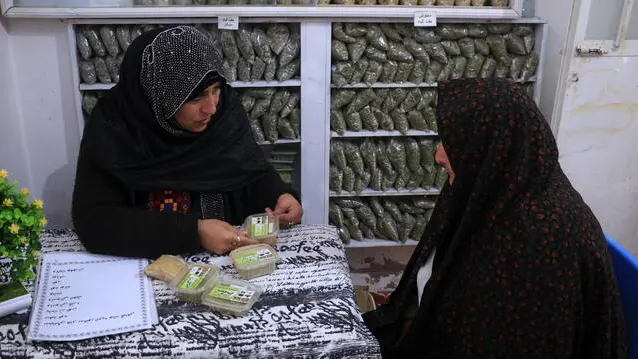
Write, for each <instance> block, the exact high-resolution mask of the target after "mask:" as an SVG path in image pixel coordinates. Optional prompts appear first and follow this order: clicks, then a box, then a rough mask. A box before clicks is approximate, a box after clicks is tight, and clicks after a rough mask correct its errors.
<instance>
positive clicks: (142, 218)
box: [72, 149, 201, 258]
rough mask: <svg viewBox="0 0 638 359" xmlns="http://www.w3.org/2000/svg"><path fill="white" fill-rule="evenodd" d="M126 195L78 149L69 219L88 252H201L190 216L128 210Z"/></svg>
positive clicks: (194, 221) (138, 254)
mask: <svg viewBox="0 0 638 359" xmlns="http://www.w3.org/2000/svg"><path fill="white" fill-rule="evenodd" d="M129 196H130V191H128V190H127V189H126V188H124V187H123V186H122V185H121V184H120V183H119V182H118V181H117V180H116V179H115V178H114V177H112V176H110V175H109V174H108V173H107V172H106V171H103V170H102V169H100V168H99V167H98V166H97V165H96V164H94V163H93V162H92V161H91V160H90V158H89V156H88V155H87V153H86V151H85V150H83V149H80V155H79V158H78V165H77V173H76V179H75V189H74V192H73V207H72V217H73V224H74V226H75V230H76V232H77V234H78V237H79V239H80V241H81V242H82V244H84V246H85V247H86V249H87V250H88V251H90V252H93V253H99V254H107V255H115V256H124V257H146V258H154V257H157V256H159V255H161V254H178V253H188V252H194V251H197V250H201V246H200V244H199V234H198V230H197V217H196V216H194V215H189V214H180V213H170V214H163V213H158V212H149V211H146V210H144V209H140V208H133V207H130V206H129V205H128V204H129Z"/></svg>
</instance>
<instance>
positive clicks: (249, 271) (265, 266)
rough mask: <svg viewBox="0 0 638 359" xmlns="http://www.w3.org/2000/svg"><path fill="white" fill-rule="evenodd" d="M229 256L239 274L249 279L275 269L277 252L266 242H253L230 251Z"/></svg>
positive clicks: (277, 258)
mask: <svg viewBox="0 0 638 359" xmlns="http://www.w3.org/2000/svg"><path fill="white" fill-rule="evenodd" d="M230 258H231V259H232V260H233V264H234V265H235V268H236V269H237V272H238V273H239V276H240V277H242V278H244V279H251V278H256V277H261V276H264V275H268V274H270V273H272V272H274V271H275V269H277V261H278V260H279V254H277V251H276V250H275V249H274V248H273V247H271V246H269V245H267V244H253V245H251V246H245V247H239V248H237V249H235V250H234V251H232V252H230Z"/></svg>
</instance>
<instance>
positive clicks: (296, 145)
mask: <svg viewBox="0 0 638 359" xmlns="http://www.w3.org/2000/svg"><path fill="white" fill-rule="evenodd" d="M188 23H189V24H192V23H191V22H188ZM90 24H92V22H84V21H78V22H74V23H72V24H69V39H70V47H71V49H70V50H71V53H72V56H71V58H72V61H73V66H74V68H76V69H78V70H77V71H74V75H75V77H74V81H75V84H76V85H77V88H78V90H79V91H77V97H76V99H77V102H76V104H77V114H78V125H79V128H80V132H79V133H80V134H82V132H83V129H84V124H85V122H86V120H88V114H87V113H86V111H85V109H84V108H83V97H84V96H85V94H87V93H91V92H94V91H95V92H98V93H99V92H101V91H108V90H110V89H111V88H113V87H114V86H115V85H116V83H115V82H104V83H100V82H99V80H100V79H99V76H95V77H96V83H82V81H81V79H82V77H81V76H78V72H79V64H80V61H81V60H82V58H81V55H80V53H79V52H80V51H79V49H78V48H77V42H76V41H77V37H76V34H77V32H78V31H82V30H83V29H84V26H85V25H90ZM145 24H150V23H145ZM157 24H158V25H164V24H167V22H164V21H159V22H158V23H157ZM102 25H103V26H109V27H111V28H113V29H115V26H117V25H120V23H118V22H112V23H104V24H102ZM140 25H141V24H140ZM292 27H296V28H298V27H299V24H298V23H292ZM129 29H130V28H127V31H129ZM295 31H298V30H295ZM97 35H98V37H99V39H100V40H101V41H102V42H103V43H106V41H104V39H103V38H102V34H101V33H100V32H98V34H97ZM117 40H118V43H117V44H118V47H119V51H120V55H121V54H122V53H124V50H123V47H122V44H121V43H120V42H119V39H117ZM91 47H93V46H92V45H91ZM93 50H94V51H93V53H92V55H91V58H90V59H89V61H93V60H94V59H96V58H97V57H98V55H97V54H96V53H95V52H96V51H95V49H93ZM107 50H108V49H107ZM220 51H221V48H220ZM273 55H274V54H273ZM106 56H109V52H108V51H106ZM274 56H277V55H274ZM297 56H298V57H297V58H299V57H300V54H298V55H297ZM100 57H101V56H100ZM102 58H106V57H102ZM112 58H114V57H112ZM118 58H120V59H121V56H118ZM109 70H110V69H109ZM95 72H96V73H97V70H96V71H95ZM109 72H110V71H109ZM111 75H112V73H111ZM111 79H112V80H113V77H112V76H111ZM230 85H231V86H232V87H233V88H236V89H239V92H240V95H241V93H242V91H250V89H266V88H272V89H277V91H280V90H283V89H289V90H293V89H294V91H295V92H299V91H300V87H301V79H299V78H298V77H295V78H292V79H290V80H284V81H264V80H261V81H250V82H246V81H232V82H230ZM98 96H99V95H98ZM297 107H300V106H299V104H298V105H297ZM251 121H252V119H251ZM255 122H256V123H258V125H257V126H259V127H262V125H261V117H260V118H258V119H256V120H255ZM261 131H262V132H263V129H262V130H261ZM262 135H263V134H262ZM301 142H302V141H301V139H300V138H295V139H288V138H277V139H276V140H275V141H268V140H264V141H260V140H258V144H259V145H261V146H262V149H263V151H264V153H265V154H266V156H267V157H271V156H272V155H273V154H274V153H275V152H276V151H280V150H284V151H292V152H293V153H295V152H296V153H298V152H299V149H300V146H301ZM294 158H295V159H294V160H293V161H292V167H293V169H292V171H289V170H287V169H277V171H282V172H286V173H289V175H290V178H291V181H292V183H293V186H294V187H295V188H297V189H298V190H300V189H301V179H300V178H301V171H300V168H299V166H298V165H297V163H298V162H300V160H301V158H300V156H297V155H295V156H294ZM276 162H277V161H273V163H276ZM285 175H286V177H288V174H285ZM282 176H284V174H282Z"/></svg>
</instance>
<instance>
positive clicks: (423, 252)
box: [365, 80, 627, 359]
mask: <svg viewBox="0 0 638 359" xmlns="http://www.w3.org/2000/svg"><path fill="white" fill-rule="evenodd" d="M438 96H439V100H438V107H437V111H438V124H439V129H440V135H441V138H442V146H440V147H439V148H438V150H437V153H436V159H437V161H438V162H439V163H440V164H442V165H444V166H445V167H446V169H447V171H448V173H449V175H450V176H449V183H447V184H446V185H445V187H444V188H443V191H442V192H441V196H440V198H439V201H438V203H437V206H436V209H435V210H434V213H433V216H432V218H431V221H430V223H429V224H428V227H427V229H426V232H425V234H424V235H423V237H422V238H421V241H420V243H419V245H418V246H417V248H416V250H415V252H414V254H413V255H412V258H411V259H410V261H409V263H408V265H407V267H406V268H405V271H404V272H403V276H402V278H401V281H400V283H399V286H398V288H397V289H396V290H395V291H394V292H393V294H392V295H391V297H390V300H389V302H388V304H386V305H383V306H381V307H379V309H377V310H376V311H373V312H370V313H367V314H366V315H365V320H366V323H367V324H368V326H369V327H370V329H371V330H372V331H373V333H374V334H375V336H377V338H378V339H379V342H380V343H381V346H382V350H383V352H384V357H388V358H414V357H416V358H427V359H435V358H457V359H461V358H517V359H522V358H535V359H537V358H596V359H608V358H610V359H611V358H614V359H615V358H624V357H626V355H627V346H626V338H625V331H624V326H623V318H622V315H621V311H620V308H619V297H618V291H617V288H616V282H615V277H614V272H613V269H612V263H611V260H610V256H609V253H608V252H607V247H606V242H605V237H604V235H603V232H602V230H601V228H600V225H599V223H598V221H597V220H596V218H595V217H594V215H593V214H592V212H591V210H590V209H589V207H588V206H587V205H586V204H585V203H584V202H583V200H582V198H581V196H580V195H579V194H578V192H577V191H576V190H575V189H574V188H573V187H572V185H571V184H570V182H569V180H568V179H567V177H566V176H565V174H564V173H563V171H562V170H561V168H560V165H559V163H558V150H557V147H556V143H555V140H554V138H553V135H552V133H551V131H550V129H549V126H548V125H547V123H546V121H545V119H544V118H543V115H542V114H541V113H540V112H539V110H538V108H537V107H536V105H535V104H534V102H533V101H532V100H531V99H530V98H529V97H528V96H526V95H525V94H524V93H523V92H522V91H521V90H520V89H519V88H518V86H517V85H515V84H514V83H512V82H510V81H506V80H489V81H488V80H455V81H450V82H445V83H442V84H440V85H439V92H438ZM448 156H449V157H448Z"/></svg>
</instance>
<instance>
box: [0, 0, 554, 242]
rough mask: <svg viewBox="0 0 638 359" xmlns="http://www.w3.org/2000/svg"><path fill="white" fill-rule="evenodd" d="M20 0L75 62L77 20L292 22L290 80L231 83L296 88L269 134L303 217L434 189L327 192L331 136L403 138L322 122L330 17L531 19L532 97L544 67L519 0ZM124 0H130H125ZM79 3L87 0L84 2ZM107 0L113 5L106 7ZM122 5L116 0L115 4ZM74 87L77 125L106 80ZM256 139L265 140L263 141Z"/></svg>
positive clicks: (19, 12)
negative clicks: (400, 2)
mask: <svg viewBox="0 0 638 359" xmlns="http://www.w3.org/2000/svg"><path fill="white" fill-rule="evenodd" d="M25 2H28V0H22V1H16V0H0V5H1V9H2V13H3V15H4V16H6V17H13V18H55V19H62V20H63V21H65V22H67V24H68V37H69V40H70V41H69V43H70V51H71V52H72V54H73V56H72V57H71V58H72V59H73V60H72V61H74V63H73V64H72V65H73V66H74V67H75V68H77V56H76V54H77V49H76V44H75V27H76V26H78V25H87V24H94V25H102V24H180V23H181V24H215V23H216V22H217V21H218V17H220V16H239V22H240V24H241V23H250V24H268V23H288V24H298V26H299V32H300V38H301V50H300V52H301V54H300V62H301V65H300V67H301V70H300V76H299V78H298V79H292V80H287V81H283V82H276V81H257V82H238V81H237V82H233V83H232V86H234V87H236V88H251V87H252V88H264V87H289V88H298V89H299V91H300V107H301V133H300V139H298V140H284V139H281V140H279V141H277V143H276V144H275V146H267V147H276V146H279V145H281V146H298V147H299V150H300V155H299V157H300V159H301V160H300V161H299V163H298V168H297V170H298V171H297V173H298V178H297V181H298V184H299V185H300V187H301V194H302V200H303V204H304V210H305V213H304V222H305V223H322V224H326V223H328V222H329V219H328V205H329V201H330V198H335V199H339V198H342V199H343V198H358V197H361V198H370V197H379V198H396V199H398V198H405V197H408V196H412V197H415V196H416V197H423V196H426V198H428V199H433V200H435V199H436V196H437V195H438V194H439V190H438V189H437V188H427V189H424V188H417V189H414V190H407V189H399V190H396V189H391V190H388V191H385V192H383V191H374V190H371V189H366V190H364V191H363V192H362V193H360V194H356V193H348V192H341V193H339V194H337V193H334V192H331V191H330V190H329V188H328V179H329V167H330V143H331V141H332V140H334V139H339V140H344V141H360V140H363V139H365V138H368V137H373V138H386V139H388V138H395V137H403V136H404V134H401V133H400V132H398V131H382V130H378V131H374V132H373V131H358V132H357V131H346V132H345V133H344V134H343V135H339V134H337V133H336V132H333V131H331V129H330V94H331V91H332V90H335V86H334V85H332V83H331V65H332V60H331V41H332V24H333V23H337V22H342V23H344V22H357V23H408V24H409V23H412V21H413V19H414V16H415V14H417V13H420V12H423V11H426V12H429V13H430V14H433V15H435V16H436V18H437V23H438V24H439V25H441V24H448V23H485V24H489V23H513V24H531V25H533V26H534V29H535V30H534V31H535V39H536V43H535V49H534V51H535V52H537V53H538V54H539V57H540V63H539V65H538V69H537V72H536V75H535V76H533V77H532V78H530V79H529V80H528V81H527V83H528V84H531V85H532V86H533V89H534V99H535V100H536V101H537V102H538V101H539V100H540V93H539V90H540V84H541V82H542V73H543V66H544V56H543V55H544V51H545V46H544V45H545V42H546V41H545V37H546V36H547V28H546V24H545V22H544V21H543V20H541V19H537V18H522V17H521V14H522V8H523V0H510V2H509V6H508V7H505V8H495V7H489V6H487V7H440V6H435V7H423V6H379V5H377V6H347V5H316V6H313V5H310V6H303V5H301V6H299V5H295V6H284V5H276V6H274V5H272V6H253V5H251V6H167V7H160V6H153V7H142V6H130V5H127V1H126V0H115V1H114V0H104V1H102V3H103V4H110V5H109V6H105V7H98V6H93V7H91V5H90V4H92V3H93V4H97V3H99V1H97V0H94V1H87V0H84V1H79V0H66V1H64V0H60V1H58V3H59V4H62V3H64V4H67V6H57V7H56V6H52V7H29V6H22V5H21V3H25ZM129 2H130V3H132V1H129ZM85 4H87V5H85ZM113 4H120V6H114V5H113ZM122 4H123V5H122ZM72 80H73V81H74V84H75V86H76V88H77V91H76V94H75V98H76V104H77V106H76V107H77V119H78V126H79V127H80V129H82V128H83V125H84V115H83V112H82V107H81V103H82V98H81V93H82V92H86V91H105V90H108V89H110V88H111V87H112V86H113V84H90V85H89V84H82V83H81V82H80V76H79V73H78V72H77V71H74V76H73V79H72ZM436 85H437V84H436V83H425V82H421V83H409V82H404V83H380V82H378V83H374V84H372V85H368V84H365V83H355V84H348V85H346V86H343V87H341V88H340V89H355V90H358V89H365V88H373V89H383V88H386V89H393V88H406V89H412V88H424V89H425V88H435V87H436ZM405 136H410V137H415V138H428V139H429V138H431V139H436V138H437V136H438V134H437V133H436V132H434V131H417V130H409V131H408V132H407V133H406V134H405ZM264 145H271V144H270V143H264ZM416 243H417V242H416V241H412V240H408V241H407V242H406V243H398V242H391V241H382V240H369V241H363V242H356V241H353V242H352V243H351V244H350V245H349V246H350V247H352V248H361V247H386V246H396V245H401V246H411V245H415V244H416Z"/></svg>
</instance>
